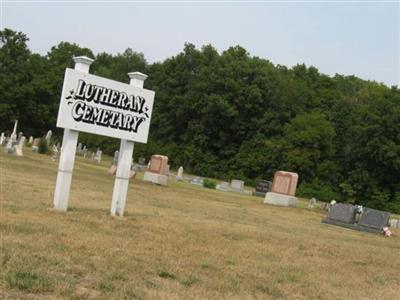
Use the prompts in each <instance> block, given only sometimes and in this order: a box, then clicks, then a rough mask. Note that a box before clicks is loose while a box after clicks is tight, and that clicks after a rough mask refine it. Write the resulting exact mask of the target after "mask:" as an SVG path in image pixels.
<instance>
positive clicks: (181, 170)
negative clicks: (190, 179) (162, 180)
mask: <svg viewBox="0 0 400 300" xmlns="http://www.w3.org/2000/svg"><path fill="white" fill-rule="evenodd" d="M176 180H183V167H182V166H180V167H179V169H178V174H177V175H176Z"/></svg>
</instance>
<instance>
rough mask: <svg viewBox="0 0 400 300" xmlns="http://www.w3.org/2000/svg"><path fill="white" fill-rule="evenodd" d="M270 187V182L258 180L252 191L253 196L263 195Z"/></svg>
mask: <svg viewBox="0 0 400 300" xmlns="http://www.w3.org/2000/svg"><path fill="white" fill-rule="evenodd" d="M271 189H272V182H271V181H268V180H263V179H262V180H260V181H259V182H257V185H256V190H255V192H253V195H254V196H259V197H265V195H266V194H267V193H268V192H270V191H271Z"/></svg>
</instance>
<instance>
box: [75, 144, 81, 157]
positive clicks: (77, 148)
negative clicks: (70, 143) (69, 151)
mask: <svg viewBox="0 0 400 300" xmlns="http://www.w3.org/2000/svg"><path fill="white" fill-rule="evenodd" d="M76 153H77V154H79V155H81V153H82V143H78V146H76Z"/></svg>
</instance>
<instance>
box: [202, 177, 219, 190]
mask: <svg viewBox="0 0 400 300" xmlns="http://www.w3.org/2000/svg"><path fill="white" fill-rule="evenodd" d="M203 185H204V187H206V188H208V189H215V186H216V183H215V182H214V181H212V180H210V179H204V181H203Z"/></svg>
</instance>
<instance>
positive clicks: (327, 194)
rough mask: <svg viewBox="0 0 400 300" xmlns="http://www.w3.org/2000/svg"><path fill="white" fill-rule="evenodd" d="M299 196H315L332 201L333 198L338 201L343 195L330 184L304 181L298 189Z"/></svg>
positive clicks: (321, 199)
mask: <svg viewBox="0 0 400 300" xmlns="http://www.w3.org/2000/svg"><path fill="white" fill-rule="evenodd" d="M296 194H297V195H298V196H300V197H304V198H311V197H315V198H317V199H318V200H320V201H325V202H330V201H331V200H332V199H335V200H336V201H338V200H339V201H342V200H343V197H342V196H341V195H340V194H339V193H337V192H335V191H333V190H332V188H331V187H330V186H328V185H323V184H319V183H303V184H302V185H301V186H300V187H299V188H298V189H297V193H296Z"/></svg>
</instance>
